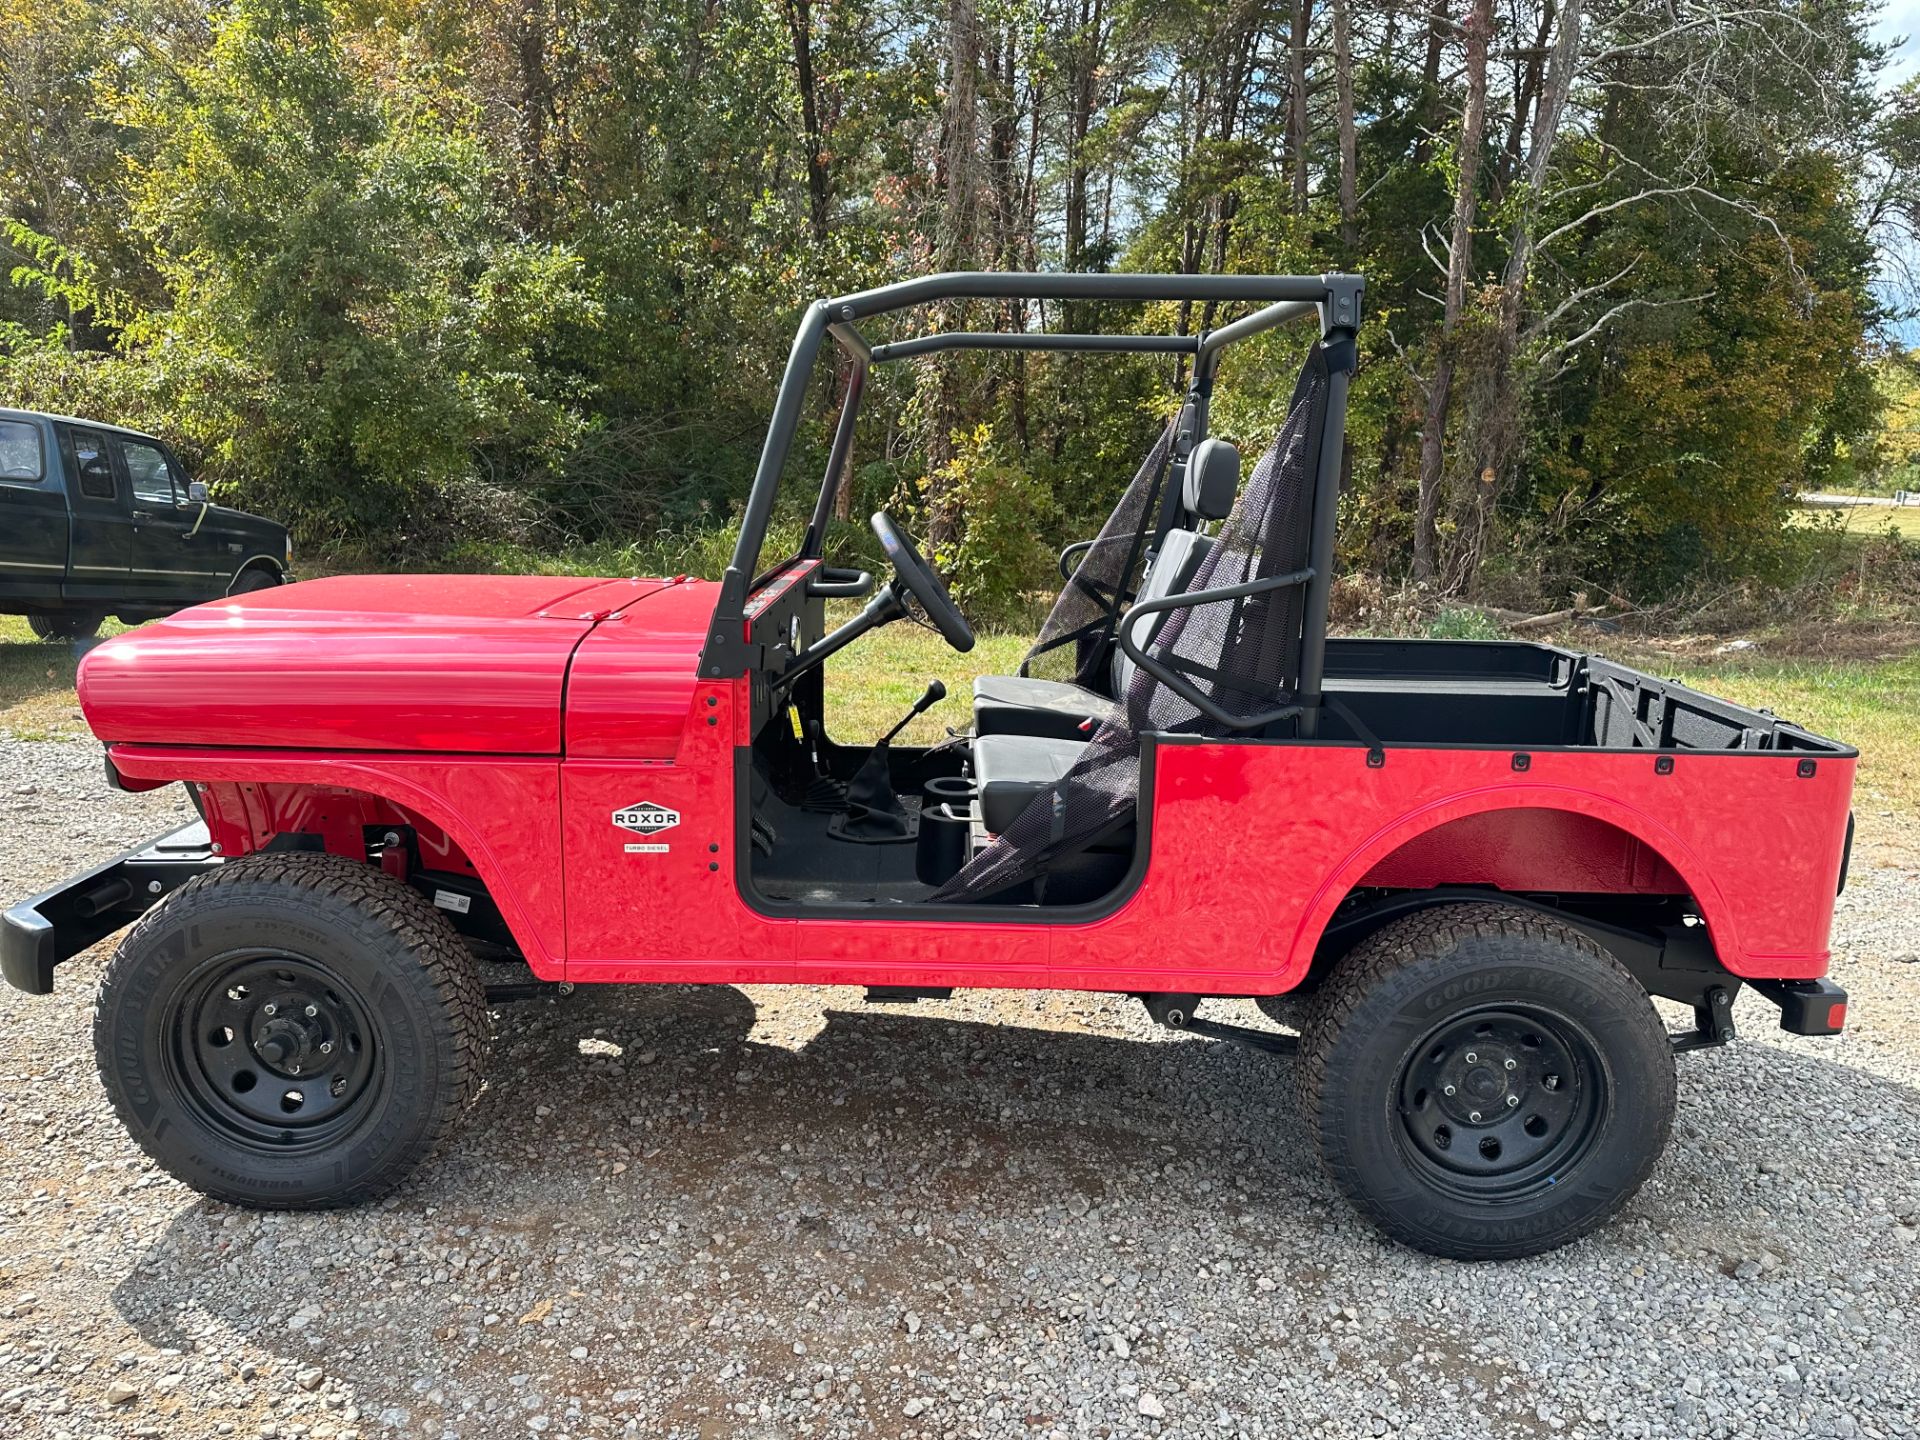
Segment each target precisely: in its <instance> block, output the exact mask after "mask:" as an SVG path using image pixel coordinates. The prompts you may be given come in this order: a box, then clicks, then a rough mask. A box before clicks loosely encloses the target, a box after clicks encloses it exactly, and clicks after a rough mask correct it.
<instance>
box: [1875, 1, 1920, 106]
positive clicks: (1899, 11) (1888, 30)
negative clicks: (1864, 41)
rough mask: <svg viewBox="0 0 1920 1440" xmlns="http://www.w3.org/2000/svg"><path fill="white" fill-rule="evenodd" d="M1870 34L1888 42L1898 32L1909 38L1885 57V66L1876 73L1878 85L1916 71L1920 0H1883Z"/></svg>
mask: <svg viewBox="0 0 1920 1440" xmlns="http://www.w3.org/2000/svg"><path fill="white" fill-rule="evenodd" d="M1873 33H1874V34H1875V35H1877V36H1878V37H1879V38H1880V39H1882V40H1889V41H1890V40H1892V39H1894V38H1895V37H1896V36H1900V35H1907V36H1911V37H1913V38H1911V39H1909V40H1908V41H1907V43H1906V44H1905V45H1902V46H1901V47H1900V48H1899V49H1898V50H1896V51H1895V52H1894V53H1893V54H1892V55H1891V56H1890V57H1889V58H1888V61H1887V68H1886V69H1885V70H1884V71H1882V72H1881V74H1880V83H1881V85H1883V86H1891V85H1897V84H1899V83H1900V82H1901V81H1902V80H1905V79H1906V78H1907V77H1908V76H1909V75H1911V74H1913V73H1914V71H1915V70H1920V0H1887V6H1886V8H1885V9H1884V10H1882V11H1881V12H1880V19H1879V20H1878V21H1877V22H1876V23H1875V24H1874V27H1873Z"/></svg>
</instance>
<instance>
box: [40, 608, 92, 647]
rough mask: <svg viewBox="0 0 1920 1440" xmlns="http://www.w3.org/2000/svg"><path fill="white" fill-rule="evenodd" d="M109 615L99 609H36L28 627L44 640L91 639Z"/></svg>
mask: <svg viewBox="0 0 1920 1440" xmlns="http://www.w3.org/2000/svg"><path fill="white" fill-rule="evenodd" d="M106 618H107V617H106V616H105V615H104V614H102V613H101V612H99V611H97V610H36V611H32V612H30V613H29V614H28V615H27V628H28V629H29V630H31V631H33V633H34V634H35V635H37V636H38V637H39V638H40V639H42V640H49V641H52V640H91V639H92V638H93V637H94V636H95V635H97V634H99V633H100V624H101V622H102V621H103V620H105V619H106Z"/></svg>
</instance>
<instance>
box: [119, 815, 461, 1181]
mask: <svg viewBox="0 0 1920 1440" xmlns="http://www.w3.org/2000/svg"><path fill="white" fill-rule="evenodd" d="M263 889H264V890H266V891H268V892H269V893H271V894H274V895H278V896H281V897H284V896H285V895H286V893H287V891H288V890H292V891H295V892H298V893H301V894H304V895H307V896H311V897H313V898H315V899H319V900H324V901H330V902H335V903H337V904H339V905H341V906H343V907H346V908H347V909H348V910H349V911H350V912H351V913H352V915H353V916H354V917H355V922H356V926H357V928H358V929H359V930H361V931H362V932H363V933H364V932H368V931H371V932H373V933H371V934H368V935H367V938H368V939H369V940H370V941H372V942H373V943H376V944H378V943H380V941H381V940H382V939H383V938H385V939H387V940H389V941H390V942H397V943H398V945H399V946H400V947H402V948H404V949H405V950H407V951H408V952H410V953H411V954H412V955H413V956H414V957H415V958H416V959H417V960H418V961H419V962H420V966H421V969H422V970H423V971H424V972H425V974H426V980H427V984H428V987H429V988H430V989H431V991H432V992H433V994H434V996H435V998H436V999H437V1000H438V1002H439V1004H440V1005H441V1006H442V1008H443V1009H444V1012H445V1015H446V1021H447V1023H446V1028H445V1031H444V1038H445V1039H446V1040H447V1041H448V1042H449V1048H450V1051H451V1056H450V1062H451V1063H450V1065H449V1067H448V1070H447V1075H448V1079H449V1081H450V1082H451V1083H449V1084H448V1085H447V1086H445V1087H444V1088H443V1090H442V1092H441V1095H440V1100H439V1104H438V1107H437V1110H436V1113H434V1114H433V1115H432V1116H430V1117H429V1121H428V1125H427V1128H426V1134H427V1137H428V1139H427V1141H426V1142H425V1143H423V1144H422V1145H421V1146H420V1148H419V1153H418V1154H417V1155H416V1156H415V1157H413V1158H412V1159H411V1160H410V1161H409V1162H408V1163H406V1164H404V1165H401V1166H395V1167H389V1170H388V1171H386V1172H383V1173H380V1174H377V1175H375V1176H372V1177H370V1178H368V1179H366V1180H364V1181H361V1182H359V1183H357V1184H355V1185H352V1186H350V1187H348V1188H345V1189H342V1190H340V1191H338V1192H336V1193H333V1194H329V1195H327V1196H325V1197H322V1198H315V1199H304V1198H298V1197H294V1198H288V1199H284V1200H279V1199H276V1200H275V1202H274V1208H275V1209H285V1210H324V1209H334V1208H338V1207H341V1206H347V1205H359V1204H365V1203H367V1202H368V1201H372V1200H376V1199H379V1198H380V1197H381V1196H383V1195H385V1194H387V1193H388V1192H389V1191H391V1190H393V1189H394V1188H396V1187H397V1186H398V1185H400V1184H401V1183H402V1182H403V1181H404V1180H405V1179H406V1177H407V1176H408V1175H409V1174H411V1173H412V1172H413V1171H414V1169H416V1168H417V1167H418V1166H419V1165H421V1164H424V1163H425V1162H426V1161H428V1160H430V1159H431V1158H433V1156H435V1155H437V1154H438V1153H440V1152H441V1151H442V1150H443V1149H444V1148H445V1147H446V1145H447V1143H448V1142H449V1141H450V1140H451V1139H452V1138H453V1136H454V1134H455V1133H457V1131H458V1129H459V1126H460V1122H461V1121H462V1120H463V1119H464V1118H465V1114H466V1111H467V1110H468V1108H469V1107H470V1106H471V1105H472V1103H473V1100H474V1098H475V1097H476V1096H478V1094H479V1093H480V1088H481V1085H482V1082H483V1080H484V1078H485V1073H486V1054H487V1049H488V1043H489V1040H490V1030H489V1025H488V1019H487V997H486V987H485V985H484V984H483V982H482V980H481V978H480V972H479V969H478V967H477V966H476V965H475V964H474V960H473V956H472V955H471V954H470V953H469V952H468V950H467V948H466V946H465V944H464V943H463V942H462V941H461V939H460V937H459V934H458V933H457V932H456V931H455V930H454V929H453V927H452V926H451V925H450V924H449V923H448V922H447V921H446V919H445V918H444V917H443V916H442V915H441V914H440V913H439V912H438V911H436V910H435V909H434V908H433V907H432V906H431V905H430V904H429V903H428V902H427V899H426V897H425V896H423V895H421V894H420V893H419V892H418V891H416V890H413V889H411V888H409V887H408V886H405V885H403V884H401V883H399V882H398V881H396V880H394V879H392V878H391V877H389V876H388V875H386V874H384V873H383V872H381V871H379V870H376V869H374V868H372V867H371V866H368V865H365V864H363V863H361V862H359V861H356V860H352V859H349V858H348V857H346V856H344V855H329V854H321V853H318V852H314V851H259V852H255V853H254V854H251V855H246V856H241V857H238V858H236V859H233V860H229V861H227V862H226V863H225V864H223V865H220V866H218V867H217V868H215V869H212V870H209V871H206V872H205V873H203V874H200V875H196V876H195V877H194V878H193V879H191V880H189V881H188V882H187V883H186V884H185V885H182V886H181V887H180V888H179V889H178V890H176V891H174V892H173V894H171V895H170V896H168V897H167V898H166V900H164V901H163V902H162V903H160V904H159V905H156V906H154V907H153V908H152V909H151V910H149V911H147V913H146V914H145V915H143V916H141V917H140V919H139V920H138V921H137V922H136V923H135V924H134V926H133V928H132V929H130V930H129V931H128V932H127V934H126V936H125V938H124V939H122V940H121V942H120V945H119V947H118V948H117V949H116V950H115V951H114V954H113V957H112V958H111V959H110V960H109V961H108V962H107V966H106V968H105V970H104V972H103V973H102V975H101V978H100V987H99V991H98V993H97V995H96V997H95V1000H94V1010H93V1017H94V1024H95V1035H96V1040H97V1043H98V1037H99V1035H100V1030H99V1024H100V1017H101V1016H102V1014H103V1013H105V1012H106V1010H107V1008H108V1003H107V1002H108V1001H109V1000H110V999H111V998H112V996H113V993H114V991H115V989H116V988H117V987H118V986H120V985H122V984H125V983H126V982H127V980H128V979H129V978H130V977H131V975H132V974H133V973H134V971H135V969H136V968H137V967H138V966H139V965H140V964H141V962H142V958H143V954H144V951H145V948H146V947H145V942H146V940H147V938H148V937H149V936H150V935H151V933H152V932H153V931H154V930H155V929H157V928H158V927H159V926H160V925H161V924H162V923H165V922H171V921H177V920H178V919H179V917H180V914H181V911H182V909H183V908H192V909H201V908H207V909H217V908H219V907H221V906H223V905H227V904H234V903H239V902H241V901H252V900H258V899H260V898H262V896H261V894H260V892H261V891H262V890H263ZM100 1064H101V1072H102V1075H103V1076H105V1075H107V1074H110V1073H111V1071H110V1065H109V1057H108V1056H107V1055H106V1053H105V1052H104V1050H103V1051H102V1053H101V1055H100ZM106 1088H107V1092H108V1096H109V1098H110V1099H111V1100H112V1102H113V1107H114V1110H115V1113H116V1114H117V1115H118V1116H119V1117H120V1120H121V1123H122V1124H123V1125H124V1126H125V1127H126V1128H127V1131H128V1133H129V1134H131V1135H133V1136H134V1137H135V1139H136V1141H140V1137H141V1136H142V1134H143V1133H144V1132H143V1131H142V1129H141V1128H140V1127H139V1126H138V1125H136V1124H135V1123H134V1117H133V1115H132V1113H131V1112H130V1110H129V1109H128V1108H127V1106H126V1105H125V1103H124V1101H123V1098H122V1097H121V1095H120V1094H119V1092H118V1087H117V1086H115V1085H113V1084H108V1085H107V1087H106ZM141 1143H142V1144H143V1148H144V1142H141ZM149 1153H151V1152H149ZM153 1158H154V1159H155V1160H158V1161H161V1163H162V1164H164V1163H165V1161H164V1159H163V1158H162V1157H161V1156H159V1155H155V1156H154V1157H153ZM240 1203H255V1204H257V1203H259V1202H257V1201H241V1202H240Z"/></svg>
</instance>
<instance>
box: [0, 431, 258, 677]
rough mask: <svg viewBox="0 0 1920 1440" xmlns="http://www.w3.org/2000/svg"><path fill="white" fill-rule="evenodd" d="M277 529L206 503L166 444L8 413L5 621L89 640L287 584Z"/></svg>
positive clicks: (3, 453)
mask: <svg viewBox="0 0 1920 1440" xmlns="http://www.w3.org/2000/svg"><path fill="white" fill-rule="evenodd" d="M292 560H293V545H292V542H291V541H290V540H289V539H288V538H287V528H286V526H284V525H281V524H278V523H277V522H275V521H272V520H267V519H263V518H262V517H260V516H258V515H249V514H247V513H246V512H245V511H243V510H229V509H228V508H227V507H225V506H224V505H214V504H212V503H210V502H209V501H208V500H207V492H206V486H204V485H202V484H200V483H199V482H197V481H193V480H189V479H188V478H187V472H186V471H185V470H184V469H182V468H181V465H180V462H179V461H178V460H177V459H175V458H174V455H173V452H172V451H170V450H169V449H168V448H167V447H166V446H165V445H164V444H162V443H161V442H160V441H159V440H156V439H154V437H153V436H151V435H142V434H139V433H137V432H136V431H132V430H123V429H121V428H120V427H119V426H117V425H102V424H99V423H97V422H96V421H92V420H74V419H70V418H68V417H66V416H62V415H41V414H38V413H36V412H34V411H30V410H6V409H0V614H6V615H25V616H26V617H27V623H28V624H29V625H31V626H32V627H33V632H34V634H36V635H38V636H39V637H40V638H41V639H43V640H63V639H81V638H84V637H86V636H89V635H91V634H93V633H94V631H95V630H97V629H99V628H100V622H101V621H102V620H104V619H105V618H106V617H107V616H108V615H115V616H118V617H119V618H120V619H121V620H124V621H126V622H127V623H129V624H132V623H135V622H137V621H140V620H151V619H153V618H155V617H156V616H160V615H169V614H172V613H173V612H174V611H175V610H179V609H182V608H183V607H185V606H188V605H197V604H200V603H202V602H203V601H207V600H217V599H220V598H221V597H223V596H227V595H241V594H245V593H247V592H248V591H252V590H262V589H265V588H266V587H267V586H269V585H278V584H281V583H283V582H284V581H285V580H286V579H287V578H288V569H289V566H290V565H291V563H292Z"/></svg>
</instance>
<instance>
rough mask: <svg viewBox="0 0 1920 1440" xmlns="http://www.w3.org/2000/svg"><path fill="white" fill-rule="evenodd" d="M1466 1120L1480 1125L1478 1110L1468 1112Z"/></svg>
mask: <svg viewBox="0 0 1920 1440" xmlns="http://www.w3.org/2000/svg"><path fill="white" fill-rule="evenodd" d="M1467 1119H1469V1120H1471V1121H1473V1123H1474V1124H1476V1125H1478V1124H1479V1123H1480V1112H1479V1111H1478V1110H1469V1111H1468V1112H1467Z"/></svg>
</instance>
